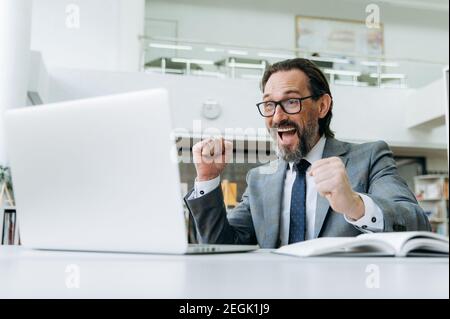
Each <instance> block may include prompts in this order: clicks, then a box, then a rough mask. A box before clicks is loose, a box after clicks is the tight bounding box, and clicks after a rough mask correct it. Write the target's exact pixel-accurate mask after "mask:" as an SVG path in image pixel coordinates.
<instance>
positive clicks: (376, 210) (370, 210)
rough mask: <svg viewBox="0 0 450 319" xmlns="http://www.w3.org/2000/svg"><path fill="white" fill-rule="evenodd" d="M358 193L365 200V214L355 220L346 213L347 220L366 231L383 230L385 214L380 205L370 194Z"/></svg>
mask: <svg viewBox="0 0 450 319" xmlns="http://www.w3.org/2000/svg"><path fill="white" fill-rule="evenodd" d="M358 195H359V196H360V197H361V199H362V200H363V202H364V209H365V213H364V216H363V217H361V218H360V219H358V220H353V219H350V218H349V217H347V216H345V215H344V218H345V220H346V221H347V222H348V223H350V224H352V225H354V226H356V227H357V228H358V229H359V230H361V231H362V232H364V233H376V232H382V231H383V230H384V216H383V212H382V211H381V209H380V207H378V205H377V204H375V202H374V201H373V199H372V198H370V197H369V196H367V195H364V194H360V193H358Z"/></svg>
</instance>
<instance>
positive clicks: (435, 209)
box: [414, 175, 449, 236]
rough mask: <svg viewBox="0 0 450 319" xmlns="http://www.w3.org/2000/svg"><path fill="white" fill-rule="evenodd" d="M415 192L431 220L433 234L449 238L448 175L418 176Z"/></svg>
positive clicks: (415, 180)
mask: <svg viewBox="0 0 450 319" xmlns="http://www.w3.org/2000/svg"><path fill="white" fill-rule="evenodd" d="M414 191H415V195H416V198H417V201H418V202H419V204H420V206H421V207H422V208H423V210H424V211H425V213H426V214H427V216H428V218H429V220H430V223H431V226H432V228H433V232H436V233H439V234H442V235H445V236H448V235H449V214H448V175H420V176H416V177H415V178H414Z"/></svg>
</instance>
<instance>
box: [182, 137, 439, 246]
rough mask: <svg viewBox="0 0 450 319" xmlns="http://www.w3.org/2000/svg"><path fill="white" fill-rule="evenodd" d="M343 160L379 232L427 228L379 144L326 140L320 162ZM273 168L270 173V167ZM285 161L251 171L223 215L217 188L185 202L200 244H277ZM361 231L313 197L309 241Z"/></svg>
mask: <svg viewBox="0 0 450 319" xmlns="http://www.w3.org/2000/svg"><path fill="white" fill-rule="evenodd" d="M332 156H339V157H341V159H342V160H343V162H344V164H345V166H346V169H347V174H348V177H349V180H350V183H351V185H352V187H353V190H354V191H355V192H358V193H362V194H367V195H368V196H369V197H370V198H372V200H373V201H374V202H375V204H377V205H378V207H380V209H381V211H382V212H383V215H384V231H386V232H392V231H412V230H430V229H431V227H430V224H429V222H428V218H427V217H426V216H425V214H424V212H423V211H422V209H421V208H420V207H419V205H418V204H417V201H416V199H415V197H414V194H413V193H412V192H411V191H410V190H409V188H408V186H407V184H406V183H405V181H404V180H403V179H402V178H401V177H400V176H399V175H398V173H397V168H396V165H395V161H394V159H393V157H392V152H391V151H390V149H389V146H388V145H387V144H386V143H385V142H382V141H379V142H375V143H366V144H351V143H344V142H341V141H338V140H336V139H332V138H328V139H327V141H326V144H325V148H324V153H323V158H326V157H332ZM271 168H273V169H271ZM286 170H287V163H286V162H285V161H283V160H277V161H274V162H271V163H270V164H267V165H264V166H261V167H258V168H255V169H252V170H250V171H249V172H248V174H247V189H246V191H245V193H244V195H243V196H242V201H241V203H240V204H239V205H238V206H237V207H236V208H235V209H234V210H233V211H231V212H230V213H228V214H227V213H226V210H225V206H224V203H223V194H222V190H221V188H220V187H218V188H216V189H215V190H214V191H212V192H211V193H208V194H206V195H204V196H202V197H200V198H198V199H192V200H189V199H188V198H189V197H190V195H191V193H192V191H191V192H190V193H189V194H188V195H187V196H186V198H185V202H186V204H187V206H188V208H189V210H190V212H191V215H192V217H193V220H194V224H195V227H196V229H197V234H198V235H197V236H198V237H199V238H198V240H199V242H200V243H210V244H259V245H260V247H261V248H276V247H279V246H280V214H281V202H282V196H283V194H282V192H283V185H284V179H285V174H286ZM361 233H362V231H361V230H360V229H358V228H357V227H355V226H353V225H351V224H349V223H348V222H347V221H346V220H345V219H344V216H343V215H342V214H339V213H336V212H334V211H333V210H332V209H331V208H330V205H329V203H328V201H327V200H326V199H325V198H324V197H321V196H320V195H318V198H317V209H316V221H315V231H314V235H315V237H340V236H357V235H359V234H361Z"/></svg>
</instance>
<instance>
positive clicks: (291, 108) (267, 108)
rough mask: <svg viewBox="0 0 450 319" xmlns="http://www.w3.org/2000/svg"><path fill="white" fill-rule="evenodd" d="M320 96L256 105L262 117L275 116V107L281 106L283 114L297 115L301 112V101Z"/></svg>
mask: <svg viewBox="0 0 450 319" xmlns="http://www.w3.org/2000/svg"><path fill="white" fill-rule="evenodd" d="M319 96H320V95H310V96H306V97H302V98H290V99H286V100H282V101H265V102H261V103H258V104H256V106H257V107H258V111H259V113H260V114H261V115H262V116H264V117H272V116H274V115H275V111H276V109H277V105H279V106H281V109H282V110H283V112H284V113H287V114H297V113H300V112H301V111H302V101H304V100H306V99H311V98H317V97H319Z"/></svg>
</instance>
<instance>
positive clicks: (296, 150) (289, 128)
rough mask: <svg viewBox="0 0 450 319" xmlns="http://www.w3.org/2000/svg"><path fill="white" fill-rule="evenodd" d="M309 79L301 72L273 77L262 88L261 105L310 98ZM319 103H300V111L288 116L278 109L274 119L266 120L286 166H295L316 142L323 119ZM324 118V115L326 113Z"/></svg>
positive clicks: (283, 73)
mask: <svg viewBox="0 0 450 319" xmlns="http://www.w3.org/2000/svg"><path fill="white" fill-rule="evenodd" d="M310 95H311V92H310V91H309V79H308V77H307V76H306V74H305V73H303V72H302V71H300V70H290V71H279V72H276V73H274V74H272V75H271V76H270V78H269V80H268V81H267V83H266V85H265V87H264V96H263V101H281V100H286V99H289V98H302V97H307V96H310ZM321 102H322V99H319V100H318V101H314V100H313V99H306V100H303V101H302V110H301V112H300V113H297V114H287V113H285V112H284V111H283V109H282V108H281V107H280V105H278V106H277V108H276V112H275V114H274V116H272V117H267V118H266V126H267V128H268V129H269V130H270V133H271V136H272V138H273V139H274V141H275V142H276V144H277V153H278V155H279V156H280V157H281V158H283V159H284V160H285V161H288V162H298V161H300V159H301V158H303V157H304V156H306V154H307V153H308V152H309V151H310V150H311V149H312V148H313V147H314V145H315V144H316V143H317V141H318V140H319V138H320V136H319V124H318V121H319V118H320V117H323V116H324V115H323V108H321ZM325 114H326V113H325Z"/></svg>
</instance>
